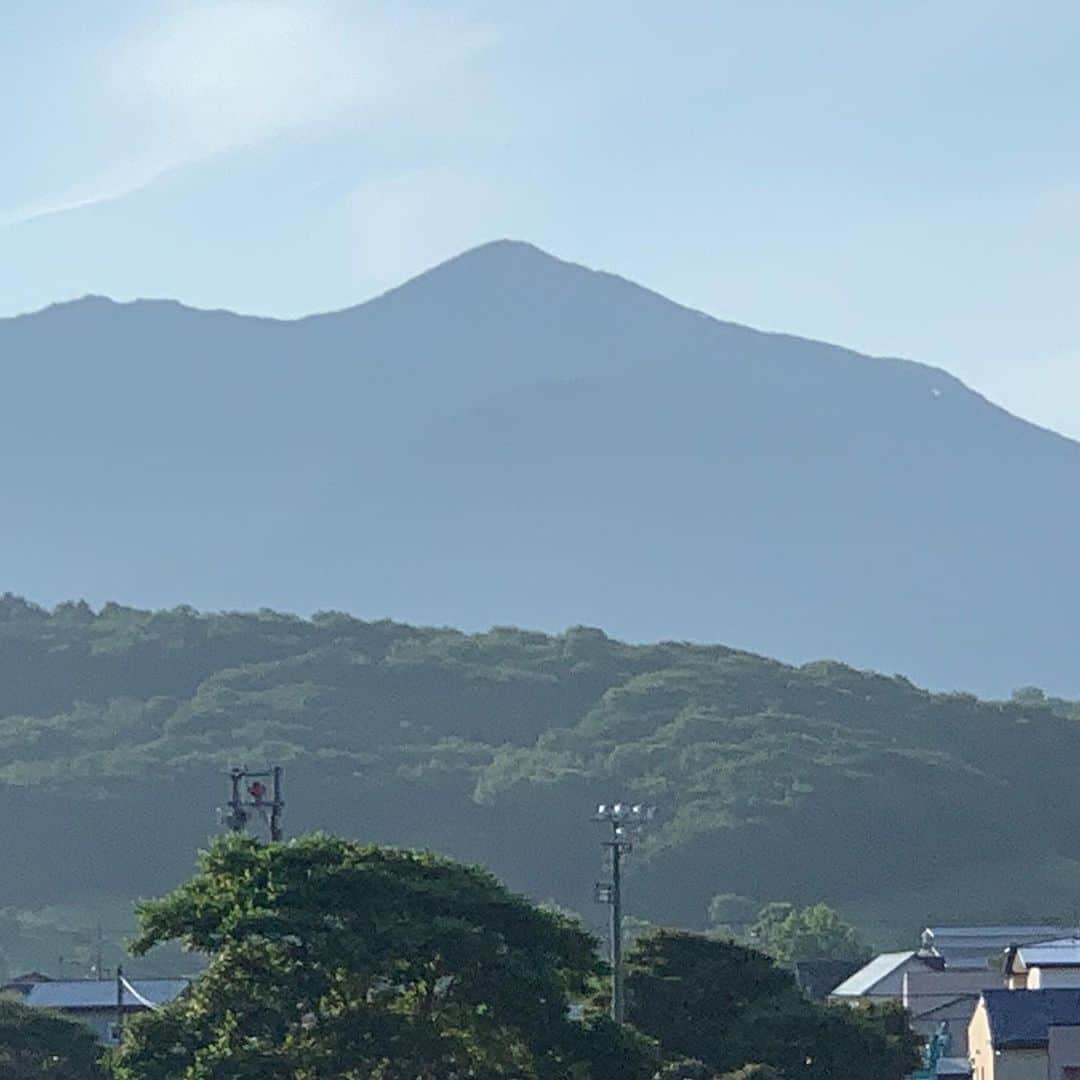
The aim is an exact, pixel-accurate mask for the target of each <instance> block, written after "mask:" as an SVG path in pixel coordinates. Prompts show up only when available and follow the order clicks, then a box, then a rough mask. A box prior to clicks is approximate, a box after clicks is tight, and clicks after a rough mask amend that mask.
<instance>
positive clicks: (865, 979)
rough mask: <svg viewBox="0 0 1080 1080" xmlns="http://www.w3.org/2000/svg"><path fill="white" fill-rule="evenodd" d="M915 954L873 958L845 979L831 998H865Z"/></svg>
mask: <svg viewBox="0 0 1080 1080" xmlns="http://www.w3.org/2000/svg"><path fill="white" fill-rule="evenodd" d="M915 955H916V954H915V953H914V952H889V953H882V954H881V955H880V956H875V957H874V959H873V960H871V961H870V962H869V963H868V964H864V965H863V966H862V967H861V968H859V970H858V971H856V972H855V974H854V975H851V976H849V977H848V978H846V979H845V980H844V981H843V982H842V983H841V984H840V985H839V986H838V987H836V989H835V990H833V992H832V994H831V995H830V996H831V997H866V996H867V995H868V994H870V993H871V992H872V991H873V989H874V987H875V986H877V985H878V983H880V982H881V981H882V980H883V979H887V978H888V977H889V976H890V975H892V974H894V973H895V972H896V971H897V969H898V968H901V967H903V966H904V964H906V963H907V962H908V961H909V960H910V959H912V957H914V956H915Z"/></svg>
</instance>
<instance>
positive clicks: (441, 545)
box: [0, 242, 1080, 693]
mask: <svg viewBox="0 0 1080 1080" xmlns="http://www.w3.org/2000/svg"><path fill="white" fill-rule="evenodd" d="M0 357H2V358H3V362H4V366H5V375H6V379H5V382H6V387H7V394H6V400H7V408H6V416H5V423H4V425H3V428H2V430H0V447H2V458H0V460H2V463H3V464H2V466H0V467H2V468H3V471H4V476H3V480H4V491H5V514H4V532H3V554H4V560H3V567H4V580H3V582H0V585H2V587H4V588H8V589H11V590H13V591H16V592H19V593H23V594H26V595H29V596H32V597H34V598H36V599H39V600H43V601H48V602H51V601H53V600H58V599H61V598H66V597H68V596H71V595H85V596H87V598H88V599H89V600H91V601H92V602H102V601H105V600H107V599H117V600H120V601H124V602H132V603H140V604H149V605H163V604H179V603H191V604H196V605H198V606H201V607H206V608H233V607H237V608H239V607H253V606H259V605H272V606H274V607H278V608H291V609H294V610H300V611H312V610H315V609H318V608H342V609H347V610H350V611H353V612H356V613H359V614H362V615H365V616H379V615H392V616H394V617H397V618H402V619H408V620H411V621H420V622H434V623H440V624H441V623H452V624H456V625H460V626H464V627H467V628H477V627H483V626H487V625H490V624H493V623H516V624H522V625H529V626H537V627H542V628H546V629H557V628H561V627H563V626H566V625H569V624H573V623H587V624H595V625H601V626H603V627H604V628H605V629H606V630H607V631H609V632H611V633H614V634H618V635H621V636H626V637H629V638H631V639H636V640H645V639H655V638H663V637H668V638H680V639H682V638H687V639H699V640H721V641H725V642H729V643H731V644H734V645H737V646H739V647H744V648H750V649H755V650H759V651H762V652H766V653H769V654H771V655H778V656H780V657H782V658H784V659H789V660H795V661H801V660H806V659H810V658H814V657H819V656H833V657H839V658H842V659H844V660H846V661H849V662H852V663H855V664H857V665H863V666H872V667H875V668H878V669H882V670H885V671H889V672H891V671H902V672H904V673H905V674H909V675H911V676H912V677H913V678H916V679H917V680H920V681H925V682H927V683H929V684H931V685H934V686H957V687H964V688H970V689H975V690H979V691H983V692H989V693H1002V692H1007V691H1008V690H1010V689H1011V688H1012V687H1013V686H1015V685H1018V684H1021V683H1038V684H1041V685H1044V686H1046V687H1047V688H1049V689H1051V690H1053V691H1056V692H1062V693H1077V692H1078V691H1080V676H1077V675H1076V674H1075V671H1074V664H1073V651H1074V650H1073V648H1072V643H1071V636H1070V629H1071V627H1070V620H1069V616H1070V615H1071V612H1072V609H1074V608H1075V607H1076V601H1077V599H1078V596H1077V594H1078V592H1080V589H1078V586H1077V582H1076V577H1075V574H1074V572H1073V566H1074V562H1075V556H1074V555H1073V546H1074V540H1073V535H1074V534H1075V532H1076V525H1077V524H1078V523H1077V522H1076V521H1075V520H1074V519H1075V518H1076V517H1077V516H1078V511H1077V510H1076V509H1075V506H1074V503H1075V500H1074V499H1073V498H1072V495H1073V493H1074V492H1075V490H1076V487H1077V482H1078V480H1080V446H1078V445H1077V444H1075V443H1073V442H1071V441H1069V440H1067V439H1065V438H1063V437H1061V436H1058V435H1055V434H1053V433H1051V432H1048V431H1045V430H1043V429H1040V428H1037V427H1035V426H1033V425H1031V424H1028V423H1025V422H1023V421H1021V420H1019V419H1017V418H1015V417H1013V416H1011V415H1009V414H1008V413H1006V412H1004V411H1003V410H1001V409H999V408H997V407H995V406H994V405H992V404H991V403H989V402H987V401H986V400H985V399H983V398H982V397H980V396H979V395H977V394H975V393H974V392H972V391H971V390H969V389H967V388H966V387H965V386H964V385H962V384H961V383H960V382H958V381H957V380H956V379H954V378H952V377H951V376H949V375H948V374H946V373H944V372H943V371H940V370H938V369H935V368H930V367H925V366H922V365H919V364H915V363H911V362H908V361H904V360H894V359H880V358H870V357H865V356H861V355H859V354H856V353H853V352H850V351H848V350H845V349H841V348H837V347H834V346H830V345H824V344H821V343H818V342H813V341H807V340H803V339H799V338H793V337H786V336H783V335H777V334H764V333H759V332H757V331H753V330H750V329H747V328H745V327H741V326H737V325H734V324H730V323H723V322H719V321H716V320H714V319H711V318H707V317H705V316H703V315H701V314H699V313H697V312H694V311H690V310H688V309H686V308H683V307H680V306H678V305H676V304H674V303H671V302H670V301H668V300H665V299H664V298H662V297H660V296H658V295H656V294H654V293H650V292H648V291H646V290H643V289H641V288H639V287H638V286H635V285H633V284H631V283H629V282H627V281H624V280H622V279H620V278H617V277H613V276H611V275H608V274H600V273H595V272H592V271H588V270H585V269H583V268H581V267H578V266H574V265H570V264H567V263H564V262H560V261H559V260H557V259H554V258H551V257H550V256H548V255H545V254H544V253H543V252H540V251H539V250H537V249H536V248H533V247H530V246H528V245H525V244H520V243H510V242H499V243H495V244H490V245H486V246H484V247H481V248H478V249H475V250H473V251H471V252H468V253H466V254H465V255H462V256H460V257H458V258H456V259H453V260H451V261H450V262H448V263H445V264H443V265H442V266H439V267H437V268H436V269H434V270H432V271H430V272H429V273H427V274H424V275H422V276H421V277H419V278H417V279H415V280H413V281H411V282H409V283H407V284H406V285H404V286H402V287H401V288H398V289H396V290H394V291H392V292H390V293H387V294H386V295H384V296H381V297H379V298H377V299H375V300H373V301H371V302H369V303H366V304H362V305H360V306H359V307H355V308H351V309H348V310H345V311H341V312H336V313H333V314H327V315H319V316H313V317H310V318H306V319H302V320H298V321H295V322H279V321H273V320H266V319H256V318H248V317H240V316H235V315H231V314H228V313H224V312H204V311H194V310H191V309H187V308H184V307H182V306H180V305H178V304H175V303H172V302H168V301H139V302H136V303H132V304H123V305H120V304H114V303H112V302H111V301H108V300H104V299H100V298H87V299H84V300H81V301H77V302H73V303H69V304H62V305H57V306H55V307H52V308H49V309H46V310H44V311H41V312H38V313H36V314H33V315H28V316H22V317H19V318H14V319H9V320H4V321H2V322H0Z"/></svg>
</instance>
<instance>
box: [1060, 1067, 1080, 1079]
mask: <svg viewBox="0 0 1080 1080" xmlns="http://www.w3.org/2000/svg"><path fill="white" fill-rule="evenodd" d="M1061 1080H1080V1065H1064V1066H1062V1069H1061Z"/></svg>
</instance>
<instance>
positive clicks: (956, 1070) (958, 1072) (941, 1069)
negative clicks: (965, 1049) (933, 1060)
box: [935, 1057, 971, 1077]
mask: <svg viewBox="0 0 1080 1080" xmlns="http://www.w3.org/2000/svg"><path fill="white" fill-rule="evenodd" d="M935 1075H936V1076H941V1077H945V1076H949V1077H952V1076H970V1075H971V1062H970V1061H968V1059H967V1058H962V1057H943V1058H938V1061H937V1066H936V1070H935Z"/></svg>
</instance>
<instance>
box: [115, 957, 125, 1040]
mask: <svg viewBox="0 0 1080 1080" xmlns="http://www.w3.org/2000/svg"><path fill="white" fill-rule="evenodd" d="M123 1034H124V968H123V965H121V964H117V965H116V1041H117V1042H119V1041H120V1038H121V1036H122V1035H123Z"/></svg>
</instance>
